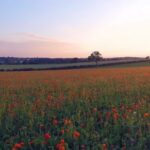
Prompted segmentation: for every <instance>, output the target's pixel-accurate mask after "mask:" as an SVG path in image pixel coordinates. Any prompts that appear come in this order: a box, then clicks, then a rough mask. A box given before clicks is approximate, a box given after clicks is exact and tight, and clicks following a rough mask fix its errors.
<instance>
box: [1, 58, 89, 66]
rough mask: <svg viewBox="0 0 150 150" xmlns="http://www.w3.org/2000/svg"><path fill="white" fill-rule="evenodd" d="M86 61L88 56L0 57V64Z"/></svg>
mask: <svg viewBox="0 0 150 150" xmlns="http://www.w3.org/2000/svg"><path fill="white" fill-rule="evenodd" d="M80 62H88V58H16V57H0V64H62V63H80Z"/></svg>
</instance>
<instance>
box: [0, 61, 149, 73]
mask: <svg viewBox="0 0 150 150" xmlns="http://www.w3.org/2000/svg"><path fill="white" fill-rule="evenodd" d="M95 66H96V63H95V62H80V63H79V62H77V63H66V64H17V65H6V64H1V65H0V71H13V70H14V71H31V70H53V69H54V70H58V69H76V68H91V67H92V68H94V67H95ZM98 66H99V67H106V66H107V67H112V66H113V67H130V66H150V60H147V59H133V58H130V59H122V60H107V61H100V62H99V63H98Z"/></svg>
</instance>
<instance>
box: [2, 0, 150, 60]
mask: <svg viewBox="0 0 150 150" xmlns="http://www.w3.org/2000/svg"><path fill="white" fill-rule="evenodd" d="M149 8H150V1H149V0H126V1H120V0H105V1H104V0H93V1H90V0H83V1H82V2H81V1H79V0H76V1H74V0H70V1H68V0H61V1H60V0H58V1H54V0H45V1H41V0H36V1H35V0H33V1H30V0H22V1H19V0H13V1H11V0H7V1H3V2H0V20H2V21H1V22H0V26H1V28H0V56H1V57H2V56H13V57H87V56H88V55H89V54H90V53H91V52H92V51H94V50H98V51H100V52H101V53H102V55H103V56H104V57H124V56H131V57H132V56H133V57H146V56H149V55H150V44H149V39H150V28H149V27H150V9H149Z"/></svg>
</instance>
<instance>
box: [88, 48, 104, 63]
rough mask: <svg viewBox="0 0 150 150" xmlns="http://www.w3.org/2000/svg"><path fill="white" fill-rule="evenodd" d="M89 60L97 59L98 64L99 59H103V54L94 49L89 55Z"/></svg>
mask: <svg viewBox="0 0 150 150" xmlns="http://www.w3.org/2000/svg"><path fill="white" fill-rule="evenodd" d="M88 60H89V61H95V62H96V65H98V61H100V60H102V54H101V53H100V52H99V51H94V52H93V53H92V54H91V55H90V56H89V57H88Z"/></svg>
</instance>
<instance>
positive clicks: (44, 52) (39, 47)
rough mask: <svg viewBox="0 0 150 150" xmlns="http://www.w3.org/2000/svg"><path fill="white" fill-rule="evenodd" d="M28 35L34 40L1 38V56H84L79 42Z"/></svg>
mask: <svg viewBox="0 0 150 150" xmlns="http://www.w3.org/2000/svg"><path fill="white" fill-rule="evenodd" d="M27 35H28V34H27ZM28 36H29V37H32V38H33V39H34V40H31V39H30V40H27V41H18V42H17V41H16V42H15V41H4V40H1V41H0V56H16V57H80V56H81V57H82V50H81V49H82V48H81V47H80V46H79V45H77V44H74V43H67V42H60V41H56V40H44V38H42V37H41V38H40V37H38V36H36V35H34V34H33V35H32V34H31V35H30V34H29V35H28ZM40 39H42V40H40Z"/></svg>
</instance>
